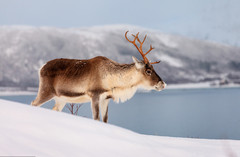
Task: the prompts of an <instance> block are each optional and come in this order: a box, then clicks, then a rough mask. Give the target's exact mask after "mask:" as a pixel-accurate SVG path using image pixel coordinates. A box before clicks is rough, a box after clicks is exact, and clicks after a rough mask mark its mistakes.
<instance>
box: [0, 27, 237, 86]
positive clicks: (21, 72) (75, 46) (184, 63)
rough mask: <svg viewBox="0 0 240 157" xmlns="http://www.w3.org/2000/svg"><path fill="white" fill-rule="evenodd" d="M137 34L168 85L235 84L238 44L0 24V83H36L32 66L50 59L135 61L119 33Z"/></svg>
mask: <svg viewBox="0 0 240 157" xmlns="http://www.w3.org/2000/svg"><path fill="white" fill-rule="evenodd" d="M127 30H129V38H131V35H130V34H131V33H133V34H135V33H137V32H140V38H141V39H143V37H144V35H145V34H147V35H148V37H147V40H146V41H145V45H144V47H143V49H144V50H145V51H147V50H148V49H149V45H150V44H152V45H153V47H154V48H155V49H154V50H153V51H152V52H151V53H150V54H148V58H149V59H150V60H151V61H156V60H161V61H162V63H160V64H158V65H154V67H155V69H156V71H157V72H158V73H159V75H160V77H162V78H163V80H164V81H165V82H167V83H168V84H171V83H174V84H176V83H198V82H206V81H219V82H220V81H222V80H228V81H229V82H235V83H240V81H239V79H240V48H239V47H233V46H228V45H223V44H218V43H214V42H207V41H200V40H194V39H190V38H186V37H181V36H177V35H170V34H164V33H161V32H159V31H156V30H151V29H145V28H141V27H136V26H131V25H109V26H98V27H88V28H68V29H63V28H61V29H60V28H53V27H31V26H0V86H12V87H23V88H26V87H37V86H38V69H39V68H40V67H41V66H42V65H43V64H44V63H45V62H47V61H49V60H51V59H55V58H78V59H89V58H92V57H95V56H99V55H102V56H106V57H108V58H110V59H113V60H115V61H117V62H120V63H131V62H132V59H131V58H132V57H131V56H136V57H137V58H139V59H141V56H140V55H139V53H138V52H137V50H136V48H135V47H134V46H133V45H132V44H130V43H129V42H127V41H126V39H125V37H124V33H125V32H126V31H127Z"/></svg>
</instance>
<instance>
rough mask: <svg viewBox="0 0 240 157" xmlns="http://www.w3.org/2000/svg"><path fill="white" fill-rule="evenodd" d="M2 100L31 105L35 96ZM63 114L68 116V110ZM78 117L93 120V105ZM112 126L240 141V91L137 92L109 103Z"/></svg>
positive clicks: (50, 104) (83, 110)
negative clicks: (123, 99) (128, 97)
mask: <svg viewBox="0 0 240 157" xmlns="http://www.w3.org/2000/svg"><path fill="white" fill-rule="evenodd" d="M0 98H2V99H7V100H12V101H17V102H22V103H26V104H30V102H31V101H32V100H34V98H35V95H27V96H26V95H25V96H0ZM53 104H54V101H50V102H48V103H46V104H44V105H43V106H42V107H45V108H49V109H50V108H52V107H53ZM63 112H68V113H69V110H68V109H67V107H65V108H64V109H63ZM79 116H83V117H88V118H91V109H90V103H86V104H83V105H82V106H81V108H80V109H79ZM109 123H111V124H114V125H117V126H121V127H124V128H127V129H130V130H133V131H135V132H138V133H142V134H150V135H160V136H174V137H193V138H208V139H237V140H240V88H218V89H217V88H213V89H185V90H184V89H171V90H164V91H162V92H151V93H137V94H136V95H135V96H134V97H133V98H132V99H130V100H129V101H127V102H125V103H119V104H116V103H114V102H112V101H111V102H110V105H109Z"/></svg>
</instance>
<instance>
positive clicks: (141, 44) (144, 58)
mask: <svg viewBox="0 0 240 157" xmlns="http://www.w3.org/2000/svg"><path fill="white" fill-rule="evenodd" d="M127 33H128V31H126V33H125V38H126V39H127V41H128V42H130V43H132V44H133V45H134V46H135V47H136V48H137V50H138V51H139V53H140V54H141V55H142V57H143V60H144V63H145V64H147V63H149V60H148V59H147V57H146V55H147V54H148V53H149V52H150V51H152V50H153V49H154V48H153V47H152V45H150V49H149V50H148V51H147V52H146V53H143V50H142V46H143V43H144V41H145V39H146V38H147V35H145V37H144V39H143V41H141V40H140V39H139V38H138V35H139V32H138V33H137V34H136V35H134V34H132V36H133V37H134V39H133V41H131V40H129V39H128V37H127ZM136 40H137V41H138V42H139V44H140V46H139V47H138V46H137V44H136ZM157 63H160V61H157V62H153V63H150V64H157Z"/></svg>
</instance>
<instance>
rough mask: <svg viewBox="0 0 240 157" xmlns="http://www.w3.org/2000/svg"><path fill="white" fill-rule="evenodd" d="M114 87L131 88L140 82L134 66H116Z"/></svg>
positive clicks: (132, 64)
mask: <svg viewBox="0 0 240 157" xmlns="http://www.w3.org/2000/svg"><path fill="white" fill-rule="evenodd" d="M114 73H115V75H116V76H115V83H114V84H115V86H116V87H120V88H129V87H130V88H131V87H133V86H136V85H137V84H138V83H139V82H140V77H139V72H138V71H137V69H136V67H135V64H134V63H131V64H123V65H121V64H119V65H116V71H115V72H114Z"/></svg>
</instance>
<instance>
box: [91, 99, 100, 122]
mask: <svg viewBox="0 0 240 157" xmlns="http://www.w3.org/2000/svg"><path fill="white" fill-rule="evenodd" d="M91 107H92V116H93V119H94V120H100V116H99V95H94V96H93V97H92V103H91Z"/></svg>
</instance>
